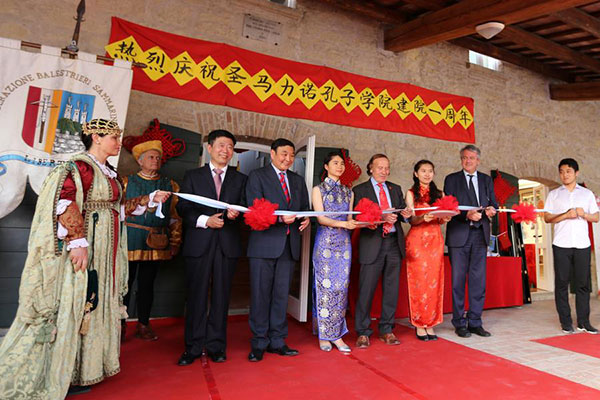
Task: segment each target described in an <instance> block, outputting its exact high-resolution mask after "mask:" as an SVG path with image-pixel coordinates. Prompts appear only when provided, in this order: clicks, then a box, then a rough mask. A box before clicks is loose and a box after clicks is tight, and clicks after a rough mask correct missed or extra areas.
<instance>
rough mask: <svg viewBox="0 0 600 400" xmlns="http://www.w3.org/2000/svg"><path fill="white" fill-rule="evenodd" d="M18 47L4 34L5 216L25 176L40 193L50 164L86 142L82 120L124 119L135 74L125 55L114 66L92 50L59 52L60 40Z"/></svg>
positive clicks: (0, 161) (0, 189)
mask: <svg viewBox="0 0 600 400" xmlns="http://www.w3.org/2000/svg"><path fill="white" fill-rule="evenodd" d="M20 47H21V43H20V42H19V41H16V40H8V39H2V38H0V126H1V127H2V141H1V142H0V218H2V217H4V216H5V215H7V214H9V213H10V212H12V211H13V210H14V209H15V208H17V206H18V205H19V204H20V203H21V200H22V199H23V195H24V194H25V188H26V184H27V181H29V183H30V185H31V187H32V188H33V190H34V191H35V192H36V193H38V192H39V189H40V188H41V186H42V183H43V182H44V179H45V178H46V175H48V173H49V172H50V170H51V169H52V167H54V166H55V165H56V164H58V163H60V162H64V161H66V160H68V159H69V158H70V157H71V156H72V155H73V154H75V153H79V152H81V151H83V150H84V147H83V143H81V140H80V133H81V125H82V124H83V123H84V122H87V121H89V120H91V119H92V118H105V119H109V120H115V121H117V122H118V124H119V126H121V127H123V126H124V124H125V116H126V114H127V105H128V103H129V94H130V92H131V80H132V75H133V73H132V71H131V64H130V63H128V62H127V63H126V62H123V61H120V60H119V62H118V63H116V64H121V66H117V65H115V66H108V65H103V64H97V63H96V61H95V60H96V57H95V56H93V55H91V54H87V55H86V54H84V53H82V54H80V55H79V57H80V58H83V57H87V58H90V61H82V60H80V59H79V60H73V59H67V58H63V57H61V56H60V49H58V48H49V47H48V48H47V47H45V46H42V51H47V52H48V53H51V54H43V53H31V52H27V51H22V50H20ZM88 56H89V57H88ZM115 162H116V158H115V159H113V160H111V163H113V165H116V164H114V163H115Z"/></svg>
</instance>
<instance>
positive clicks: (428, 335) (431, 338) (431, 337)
mask: <svg viewBox="0 0 600 400" xmlns="http://www.w3.org/2000/svg"><path fill="white" fill-rule="evenodd" d="M427 337H428V338H429V340H437V339H438V337H437V335H430V334H429V333H428V334H427Z"/></svg>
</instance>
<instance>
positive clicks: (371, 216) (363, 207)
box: [354, 197, 383, 223]
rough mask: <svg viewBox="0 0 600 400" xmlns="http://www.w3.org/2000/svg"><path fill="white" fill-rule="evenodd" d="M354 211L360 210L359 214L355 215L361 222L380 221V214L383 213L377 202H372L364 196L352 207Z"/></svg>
mask: <svg viewBox="0 0 600 400" xmlns="http://www.w3.org/2000/svg"><path fill="white" fill-rule="evenodd" d="M354 211H359V212H360V214H358V215H357V216H356V220H357V221H361V222H370V223H374V222H377V221H381V216H382V215H383V213H382V212H381V207H379V204H377V203H374V202H372V201H371V200H369V199H367V198H366V197H363V198H362V199H360V201H359V202H358V204H357V205H356V207H354Z"/></svg>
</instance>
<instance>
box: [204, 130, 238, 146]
mask: <svg viewBox="0 0 600 400" xmlns="http://www.w3.org/2000/svg"><path fill="white" fill-rule="evenodd" d="M220 137H226V138H228V139H231V141H232V142H233V145H234V146H235V144H236V143H237V140H235V136H233V133H231V132H229V131H226V130H225V129H216V130H214V131H212V132H211V133H209V134H208V144H210V145H211V146H212V145H213V143H214V142H215V140H217V139H218V138H220Z"/></svg>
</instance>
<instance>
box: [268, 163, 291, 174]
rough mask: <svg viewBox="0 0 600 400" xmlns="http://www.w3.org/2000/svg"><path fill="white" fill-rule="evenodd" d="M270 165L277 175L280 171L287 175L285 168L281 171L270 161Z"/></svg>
mask: <svg viewBox="0 0 600 400" xmlns="http://www.w3.org/2000/svg"><path fill="white" fill-rule="evenodd" d="M271 166H272V167H273V169H274V170H275V172H276V173H277V176H279V174H281V173H282V172H283V174H284V175H285V176H287V170H286V171H282V170H280V169H279V168H277V167H276V166H275V164H273V163H271Z"/></svg>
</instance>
